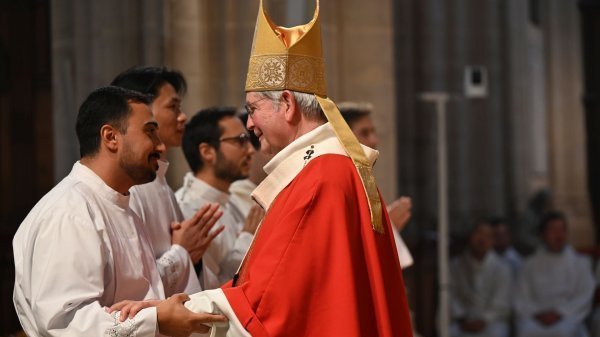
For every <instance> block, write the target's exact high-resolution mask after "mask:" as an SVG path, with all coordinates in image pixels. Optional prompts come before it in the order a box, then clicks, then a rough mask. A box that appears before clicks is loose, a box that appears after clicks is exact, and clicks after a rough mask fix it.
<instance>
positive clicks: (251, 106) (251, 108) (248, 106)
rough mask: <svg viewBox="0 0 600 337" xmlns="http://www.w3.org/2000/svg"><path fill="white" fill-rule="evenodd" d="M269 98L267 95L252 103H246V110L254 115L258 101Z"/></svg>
mask: <svg viewBox="0 0 600 337" xmlns="http://www.w3.org/2000/svg"><path fill="white" fill-rule="evenodd" d="M268 98H269V97H267V96H263V97H261V98H259V99H257V100H256V101H254V102H252V103H248V104H246V105H244V108H246V112H247V113H248V116H249V117H252V115H254V111H256V107H255V106H254V105H255V104H256V103H258V102H260V101H262V100H265V99H268Z"/></svg>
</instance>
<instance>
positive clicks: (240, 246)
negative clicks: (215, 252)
mask: <svg viewBox="0 0 600 337" xmlns="http://www.w3.org/2000/svg"><path fill="white" fill-rule="evenodd" d="M253 238H254V235H252V234H250V233H248V232H244V231H242V232H241V233H240V234H239V235H238V236H237V238H236V239H235V242H234V244H233V247H231V248H230V249H229V251H228V252H227V254H226V255H225V257H224V258H223V260H222V261H221V266H220V267H221V274H222V275H228V277H227V278H228V279H230V278H232V277H233V275H235V273H236V272H237V270H238V268H239V267H240V264H241V263H242V260H243V259H244V256H245V255H246V252H247V251H248V248H250V244H251V243H252V239H253Z"/></svg>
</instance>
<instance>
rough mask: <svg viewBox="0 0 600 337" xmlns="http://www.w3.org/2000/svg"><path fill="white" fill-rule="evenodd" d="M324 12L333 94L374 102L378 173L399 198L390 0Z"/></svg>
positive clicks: (356, 2)
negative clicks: (377, 140)
mask: <svg viewBox="0 0 600 337" xmlns="http://www.w3.org/2000/svg"><path fill="white" fill-rule="evenodd" d="M324 5H325V2H321V6H324ZM322 14H323V18H324V19H326V20H324V23H323V26H324V29H323V32H324V41H323V44H324V47H325V53H326V55H325V56H326V62H327V82H328V89H329V96H331V97H332V99H333V100H334V101H336V102H341V101H359V102H370V103H372V104H373V107H374V113H373V116H372V117H373V120H374V122H375V126H376V128H377V134H378V137H379V151H380V154H379V159H378V160H377V165H376V170H375V174H376V177H377V181H378V183H379V188H380V190H381V192H382V194H383V197H384V199H385V200H386V201H388V202H391V201H392V200H394V199H395V198H396V197H397V196H398V195H397V191H396V186H397V177H398V173H397V171H396V128H395V123H396V114H397V111H396V105H395V104H396V102H395V97H394V92H395V81H394V76H393V74H394V48H393V41H394V40H393V25H392V2H391V1H389V0H378V1H375V2H365V1H360V0H348V1H336V2H335V5H329V6H325V7H323V8H322Z"/></svg>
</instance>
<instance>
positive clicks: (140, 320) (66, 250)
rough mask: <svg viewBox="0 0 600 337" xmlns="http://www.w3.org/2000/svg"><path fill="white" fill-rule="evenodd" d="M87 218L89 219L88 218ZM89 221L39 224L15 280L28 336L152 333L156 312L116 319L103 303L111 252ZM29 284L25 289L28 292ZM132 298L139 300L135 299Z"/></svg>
mask: <svg viewBox="0 0 600 337" xmlns="http://www.w3.org/2000/svg"><path fill="white" fill-rule="evenodd" d="M86 222H87V223H86ZM89 222H90V220H89V219H87V221H86V220H81V219H75V218H74V217H73V216H71V215H65V216H62V217H60V218H54V219H52V221H51V223H50V222H47V223H44V224H42V225H40V227H39V228H40V230H39V233H37V235H36V236H35V240H32V241H31V242H28V243H26V244H27V245H29V244H31V245H33V246H34V247H30V248H27V254H28V255H29V254H31V256H28V257H27V259H26V261H23V263H30V264H31V265H30V266H29V265H26V266H25V267H26V268H23V273H22V275H19V276H18V277H17V279H16V282H15V283H16V284H15V297H14V299H15V306H16V307H17V308H19V309H20V310H19V309H18V310H19V311H20V312H21V314H24V315H25V317H21V319H22V320H23V319H24V320H26V321H28V324H24V327H27V328H30V329H33V330H34V331H29V330H28V331H26V333H27V334H28V335H29V336H61V337H64V336H73V337H76V336H91V337H93V336H121V337H129V336H138V337H154V336H155V335H156V333H157V331H156V324H157V321H156V311H155V310H145V311H144V312H142V313H141V314H140V315H138V316H136V318H134V319H132V320H127V321H125V322H122V323H121V322H118V321H117V320H115V319H114V317H113V316H112V315H110V314H108V313H107V312H106V311H105V310H104V308H103V307H102V305H101V304H100V302H99V301H100V298H101V297H102V295H103V293H104V290H105V289H104V281H105V279H104V278H105V276H106V275H105V274H106V272H111V271H109V270H106V268H107V260H106V259H107V257H108V256H109V254H110V253H109V251H108V248H107V246H106V245H105V243H104V241H103V240H102V238H101V236H100V235H101V234H100V233H99V232H97V231H96V230H95V229H94V228H93V227H92V226H91V225H90V224H89ZM24 289H26V291H24ZM132 300H138V299H133V298H132Z"/></svg>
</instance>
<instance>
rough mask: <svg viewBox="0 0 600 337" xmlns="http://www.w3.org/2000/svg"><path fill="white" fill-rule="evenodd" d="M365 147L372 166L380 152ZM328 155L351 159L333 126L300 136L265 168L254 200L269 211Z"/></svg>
mask: <svg viewBox="0 0 600 337" xmlns="http://www.w3.org/2000/svg"><path fill="white" fill-rule="evenodd" d="M362 148H363V150H364V151H365V154H366V156H367V159H368V160H369V161H370V162H371V165H374V164H375V161H376V160H377V156H378V155H379V152H378V151H377V150H373V149H371V148H369V147H367V146H364V145H362ZM324 154H339V155H343V156H346V157H347V156H348V155H347V154H346V152H345V150H344V148H343V146H342V144H341V143H340V141H339V140H338V139H337V137H336V135H335V132H334V131H333V128H332V127H331V124H329V123H326V124H323V125H321V126H319V127H317V128H315V129H314V130H312V131H310V132H308V133H306V134H304V135H302V136H300V137H299V138H298V139H296V140H294V141H293V142H292V143H291V144H289V145H288V146H286V147H285V148H284V149H283V150H281V151H280V152H279V153H277V154H276V155H275V156H274V157H273V158H272V159H271V160H270V161H269V162H268V163H267V165H265V167H264V170H265V172H266V173H267V174H268V175H267V177H266V178H265V180H263V182H262V183H261V184H260V185H258V187H257V188H256V189H255V190H254V192H252V197H253V198H254V200H256V202H257V203H258V204H259V205H261V207H262V208H263V209H265V210H268V209H269V207H270V206H271V204H272V203H273V201H274V200H275V198H276V197H277V195H278V194H279V192H281V191H282V190H283V189H284V188H285V187H286V186H287V185H288V184H289V183H290V182H292V180H294V178H295V177H296V176H297V175H298V174H299V173H300V172H301V171H302V169H303V168H304V166H306V164H308V162H309V161H311V160H313V159H315V158H317V157H319V156H321V155H324Z"/></svg>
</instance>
